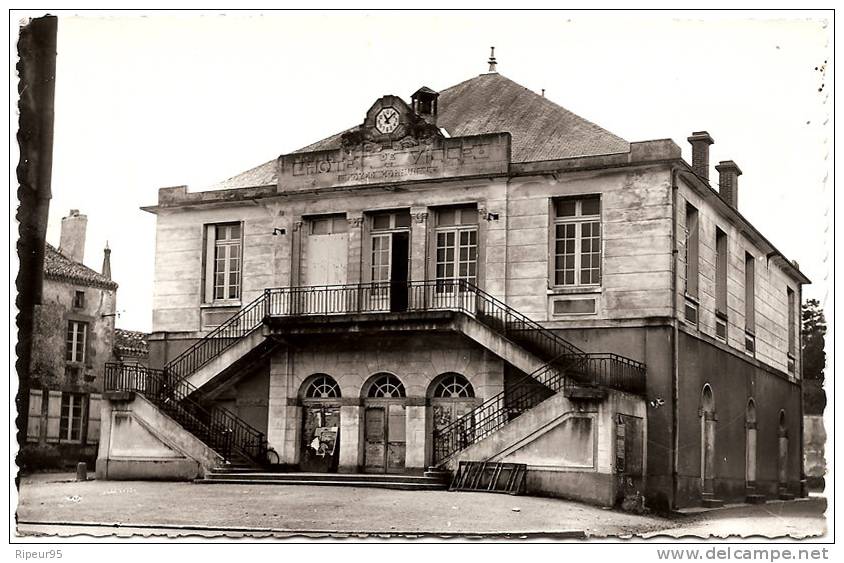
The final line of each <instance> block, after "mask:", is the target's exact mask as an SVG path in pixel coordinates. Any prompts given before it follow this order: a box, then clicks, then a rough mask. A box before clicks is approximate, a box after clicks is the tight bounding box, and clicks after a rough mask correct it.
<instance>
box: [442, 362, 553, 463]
mask: <svg viewBox="0 0 844 563" xmlns="http://www.w3.org/2000/svg"><path fill="white" fill-rule="evenodd" d="M562 359H563V358H562V357H561V358H555V359H554V360H553V361H551V362H548V363H547V364H545V365H543V366H541V367H539V368H538V369H536V370H535V371H533V372H532V373H530V374H528V375H527V376H525V377H523V378H521V379H520V380H519V381H518V382H517V383H516V384H515V385H512V386H509V387H507V388H506V389H505V390H504V391H502V392H500V393H498V394H497V395H493V396H492V397H490V398H489V399H487V400H486V401H484V402H483V403H481V404H480V405H478V406H477V407H475V408H474V409H472V410H471V411H469V412H468V413H466V414H464V415H462V416H461V417H459V418H457V419H456V420H454V421H452V422H451V423H450V424H448V425H447V426H445V427H443V428H440V429H439V430H435V431H434V448H433V449H434V465H439V464H441V463H442V462H443V461H445V460H446V459H448V458H449V457H451V456H452V455H454V454H455V453H457V452H459V451H461V450H463V449H465V448H467V447H469V446H471V445H472V444H474V443H475V442H478V441H480V440H482V439H483V438H486V437H487V436H489V435H490V434H492V433H493V432H496V431H497V430H498V429H499V428H501V427H502V426H504V425H505V424H507V423H508V422H510V421H511V420H513V419H514V418H517V417H519V416H521V415H522V414H523V413H525V412H526V411H528V410H530V409H532V408H533V407H535V406H537V405H538V404H539V403H541V402H542V401H545V400H546V399H548V398H550V397H552V396H554V395H555V394H556V393H559V392H560V391H561V390H562V389H563V388H564V387H565V386H566V385H567V384H568V382H567V379H566V377H565V375H564V374H563V372H561V371H560V370H559V369H558V368H556V367H554V364H556V363H557V361H558V360H562Z"/></svg>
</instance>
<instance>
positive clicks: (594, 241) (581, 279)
mask: <svg viewBox="0 0 844 563" xmlns="http://www.w3.org/2000/svg"><path fill="white" fill-rule="evenodd" d="M600 283H601V197H600V196H588V197H580V198H565V199H557V200H555V201H554V285H600Z"/></svg>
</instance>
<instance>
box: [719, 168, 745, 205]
mask: <svg viewBox="0 0 844 563" xmlns="http://www.w3.org/2000/svg"><path fill="white" fill-rule="evenodd" d="M715 170H717V171H718V191H719V192H720V193H721V197H722V198H723V199H724V201H726V202H727V203H729V204H730V207H732V208H733V209H738V177H739V176H741V169H740V168H739V167H738V164H736V163H735V162H733V161H732V160H722V161H721V162H719V163H718V166H716V167H715Z"/></svg>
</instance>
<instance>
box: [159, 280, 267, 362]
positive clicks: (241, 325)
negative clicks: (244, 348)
mask: <svg viewBox="0 0 844 563" xmlns="http://www.w3.org/2000/svg"><path fill="white" fill-rule="evenodd" d="M266 302H267V292H266V291H265V292H264V293H262V294H261V295H259V296H258V297H257V298H256V299H255V300H254V301H252V302H251V303H249V304H248V305H246V307H244V308H243V309H241V310H240V311H239V312H238V313H237V314H236V315H234V316H233V317H231V318H230V319H228V320H227V321H226V322H224V323H223V324H221V325H220V326H218V327H217V328H215V329H214V330H212V331H211V332H209V333H208V334H206V335H205V336H204V337H203V338H202V339H201V340H199V341H198V342H196V343H195V344H194V345H193V346H191V347H190V348H188V349H187V350H185V351H184V352H182V353H181V354H179V355H178V356H176V358H174V359H173V360H171V361H170V362H168V363H167V364H166V365H165V366H164V371H166V372H167V373H168V374H169V375H173V376H175V377H177V378H180V379H183V378H185V377H187V376H189V375H190V374H192V373H194V372H195V371H196V370H198V369H199V368H201V367H202V366H204V365H205V364H207V363H208V362H210V361H211V360H213V359H214V358H216V357H217V356H219V355H220V354H222V353H223V352H225V351H226V350H227V349H228V348H230V347H231V346H233V345H234V344H236V343H237V342H238V341H239V340H240V339H241V338H244V337H245V336H248V335H249V334H250V333H252V331H254V330H256V329H257V328H259V327H260V326H261V325H262V324H263V322H264V317H265V316H266V314H267V307H266Z"/></svg>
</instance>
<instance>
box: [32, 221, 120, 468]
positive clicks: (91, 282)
mask: <svg viewBox="0 0 844 563" xmlns="http://www.w3.org/2000/svg"><path fill="white" fill-rule="evenodd" d="M80 217H81V218H82V219H83V221H82V223H81V225H80V221H79V219H80ZM84 233H85V225H84V216H79V215H78V212H76V214H74V213H73V212H71V215H70V216H69V217H68V218H66V219H65V220H64V221H63V235H62V241H63V243H64V244H66V245H69V246H70V250H64V249H62V250H61V251H60V250H56V249H54V248H53V247H51V246H49V245H48V246H47V254H46V256H47V258H46V261H45V274H44V285H43V297H42V301H41V303H40V304H38V305H36V306H35V331H34V337H33V344H32V363H31V369H30V378H29V386H30V400H29V412H28V417H27V441H26V443H25V444H24V445H23V446H22V451H21V465H22V467H24V468H27V469H28V468H48V467H60V466H69V465H75V464H76V463H77V462H80V461H86V462H88V464H89V466H91V467H93V461H94V459H95V457H96V452H97V443H98V441H99V436H100V407H101V396H102V392H103V375H104V366H105V363H106V362H109V361H112V360H113V359H114V356H113V347H114V320H115V312H116V298H117V284H116V283H115V282H113V281H112V280H111V279H110V278H108V277H106V276H103V275H102V274H100V273H98V272H95V271H93V270H91V269H90V268H87V267H86V266H84V265H83V264H82V263H81V262H78V261H76V260H73V259H72V258H71V257H70V256H66V255H65V254H64V253H63V252H71V251H73V252H75V253H76V254H77V257H80V256H81V254H80V253H81V250H80V249H81V248H84ZM79 236H81V237H83V240H82V241H81V242H80V241H78V240H77V237H79Z"/></svg>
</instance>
